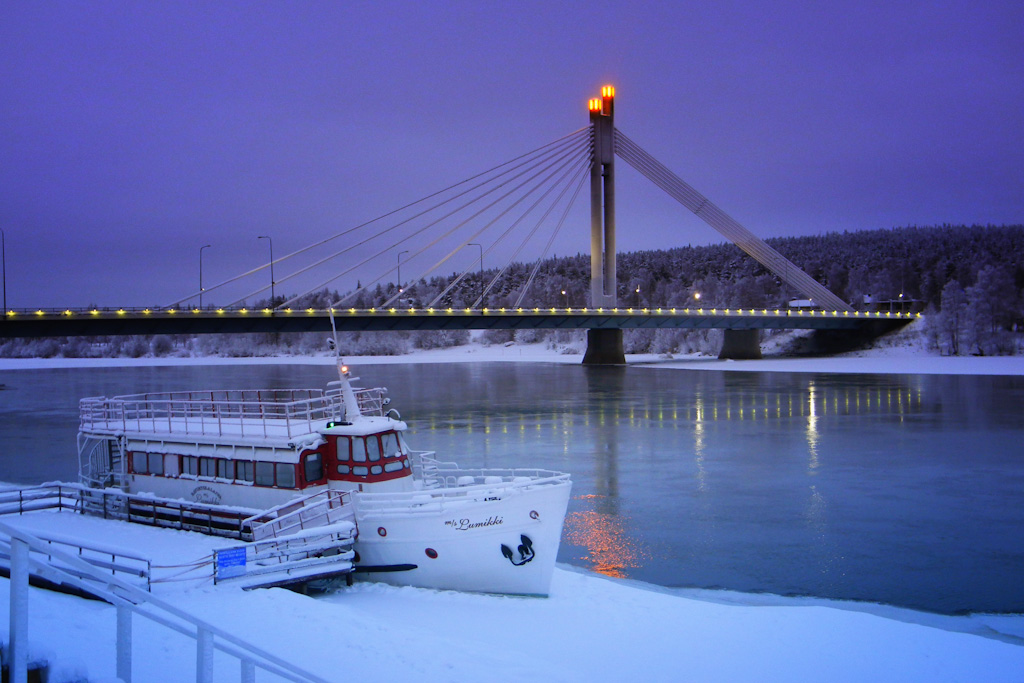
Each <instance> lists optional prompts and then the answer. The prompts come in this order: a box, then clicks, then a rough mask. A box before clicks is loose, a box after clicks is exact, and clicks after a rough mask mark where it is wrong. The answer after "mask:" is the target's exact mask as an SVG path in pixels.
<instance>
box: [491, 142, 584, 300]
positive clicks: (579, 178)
mask: <svg viewBox="0 0 1024 683" xmlns="http://www.w3.org/2000/svg"><path fill="white" fill-rule="evenodd" d="M589 165H590V164H589V159H587V160H584V163H583V164H582V165H581V166H580V168H579V169H578V170H577V171H576V179H575V180H574V181H570V182H569V183H568V184H566V185H565V186H564V187H563V188H562V190H561V192H559V193H558V197H556V198H555V200H554V201H553V202H552V203H551V205H550V206H549V207H548V208H547V210H546V211H545V212H544V215H542V216H541V217H540V218H539V219H538V220H537V222H536V224H535V225H534V226H533V229H532V230H530V232H529V234H527V235H526V237H525V238H524V239H523V240H522V241H521V242H520V243H519V246H518V247H516V249H515V251H513V252H512V254H511V255H509V257H508V259H506V260H505V263H504V265H503V266H502V267H501V268H500V269H499V270H498V273H497V275H495V276H494V277H493V278H492V279H491V281H490V282H488V283H487V287H485V288H484V291H483V292H482V293H481V294H480V298H479V299H477V300H476V301H475V302H474V303H473V306H472V308H479V307H480V306H481V305H482V304H483V301H484V299H485V298H486V297H487V294H488V293H490V291H491V289H493V288H494V286H495V285H496V284H497V283H498V280H500V279H501V278H502V277H503V276H504V275H505V273H506V272H507V271H508V269H509V267H510V266H511V265H512V263H513V261H515V259H516V258H517V257H518V256H519V254H520V252H521V251H522V250H523V248H524V247H525V246H526V244H527V243H528V242H529V241H530V240H531V239H533V236H534V235H536V234H537V231H538V230H539V229H540V227H541V226H542V225H543V224H544V222H545V221H546V220H547V218H548V216H549V215H551V212H552V211H554V209H555V207H556V206H558V205H559V204H560V203H561V202H562V199H563V198H564V197H565V194H566V192H568V191H569V188H571V187H573V186H575V188H576V189H575V191H574V192H573V194H572V195H571V196H570V197H569V201H568V202H567V203H566V204H565V208H564V209H563V210H562V216H561V218H559V220H558V223H557V224H555V229H554V230H553V231H552V238H551V239H549V240H548V244H547V246H546V247H545V248H544V251H543V252H541V254H540V257H539V258H538V259H537V266H539V265H540V263H541V261H542V260H543V259H544V257H545V256H547V252H548V250H549V249H550V248H551V243H552V242H553V241H554V235H557V234H558V233H559V231H560V230H561V229H562V225H563V224H564V223H565V219H566V217H567V216H568V215H569V211H570V210H571V209H572V206H573V204H575V203H576V197H577V196H579V193H580V190H581V189H582V188H583V181H584V180H586V178H587V175H586V172H587V171H588V170H589V168H588V167H589ZM532 272H533V273H534V274H535V273H536V267H535V268H534V270H533V271H532ZM532 283H533V278H532V277H530V278H529V280H527V282H525V283H524V284H523V287H522V290H521V291H520V292H519V298H518V299H516V307H518V306H519V303H520V302H521V301H522V300H523V297H524V296H525V295H526V291H527V290H528V289H529V287H530V284H532Z"/></svg>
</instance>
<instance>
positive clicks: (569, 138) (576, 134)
mask: <svg viewBox="0 0 1024 683" xmlns="http://www.w3.org/2000/svg"><path fill="white" fill-rule="evenodd" d="M589 134H590V132H589V126H586V127H583V128H580V129H578V130H575V131H573V132H572V133H569V134H567V135H563V136H562V137H560V138H558V139H556V140H552V141H551V142H549V143H547V144H544V145H541V146H540V147H537V148H536V149H533V150H530V151H529V152H526V153H524V154H520V155H519V156H517V157H514V158H512V159H509V160H508V161H505V162H503V163H501V164H498V165H497V166H493V167H491V168H489V169H487V170H486V171H482V172H480V173H477V174H475V175H473V176H470V177H469V178H466V179H464V180H461V181H459V182H457V183H454V184H452V185H449V186H448V187H445V188H443V189H441V190H437V191H436V192H432V193H430V194H428V195H425V196H423V197H421V198H419V199H417V200H415V201H413V202H410V203H408V204H406V205H404V206H401V207H399V208H397V209H393V210H392V211H388V212H387V213H384V214H381V215H380V216H377V217H376V218H373V219H371V220H368V221H366V222H364V223H360V224H359V225H356V226H354V227H352V228H347V229H345V230H342V231H340V232H337V233H335V234H333V235H331V236H330V237H327V238H324V239H322V240H319V241H317V242H314V243H312V244H309V245H307V246H305V247H302V248H301V249H297V250H295V251H293V252H291V253H290V254H286V255H284V256H281V257H278V258H277V259H274V260H273V262H272V263H266V264H263V265H261V266H258V267H256V268H253V269H251V270H248V271H246V272H244V273H241V274H239V275H235V276H233V277H231V278H228V279H227V280H224V281H222V282H219V283H217V284H216V285H213V286H212V287H207V288H205V289H204V290H203V293H204V294H205V293H207V292H211V291H214V290H217V289H220V288H221V287H224V286H226V285H229V284H231V283H234V282H237V281H239V280H241V279H243V278H246V277H249V276H250V275H255V274H256V273H260V272H262V271H264V270H266V269H268V268H270V267H271V265H277V264H280V263H283V262H285V261H288V260H289V259H292V258H294V257H296V256H299V255H301V254H304V253H307V252H309V251H312V250H313V249H316V248H318V247H322V246H324V245H325V244H328V243H330V242H332V241H334V240H337V239H340V238H342V237H345V236H347V235H350V234H352V233H354V232H356V231H358V230H361V229H363V228H366V227H368V226H370V225H373V224H374V223H377V222H379V221H382V220H384V219H385V218H389V217H391V216H394V215H396V214H399V213H401V212H402V211H406V210H408V209H411V208H413V207H415V206H417V205H419V204H422V203H423V202H426V201H428V200H430V199H433V198H435V197H439V196H442V195H444V194H445V193H447V192H451V191H452V190H454V189H456V188H459V187H462V186H463V185H466V184H467V183H472V182H473V181H476V180H478V179H480V178H485V177H487V176H489V175H491V174H493V173H495V172H497V171H498V170H499V169H502V168H505V167H507V166H510V167H512V168H518V167H519V166H521V165H523V164H525V163H529V159H530V158H532V157H534V156H536V155H538V154H542V153H543V152H545V151H546V150H549V149H550V148H553V147H558V146H562V145H565V144H567V143H568V142H571V141H572V140H573V139H574V138H577V137H579V136H580V135H589ZM524 159H525V160H526V161H523V160H524ZM517 162H520V163H519V164H518V165H516V166H513V165H514V164H516V163H517ZM506 172H508V170H506V171H503V172H502V173H506ZM487 182H490V180H485V181H483V182H481V183H479V184H477V185H475V186H474V187H472V188H469V189H467V190H465V191H463V192H462V194H466V193H468V192H472V191H473V190H474V189H476V188H478V187H480V186H481V185H484V184H486V183H487ZM447 201H450V199H448V200H445V202H447ZM445 202H441V204H444V203H445ZM441 204H438V205H436V206H435V207H432V208H431V209H427V210H426V211H424V212H423V213H427V212H429V211H431V210H433V209H434V208H436V207H437V206H440V205H441ZM420 215H422V214H420ZM266 289H269V286H268V287H264V288H262V289H260V290H258V291H257V293H261V292H263V291H265V290H266ZM198 295H199V292H193V293H192V294H190V295H188V296H186V297H183V298H181V299H178V300H177V301H174V302H173V303H171V304H170V305H168V306H165V307H162V308H176V307H178V306H181V305H182V304H183V303H184V302H186V301H188V300H189V299H193V298H195V297H197V296H198Z"/></svg>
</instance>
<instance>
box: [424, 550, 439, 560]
mask: <svg viewBox="0 0 1024 683" xmlns="http://www.w3.org/2000/svg"><path fill="white" fill-rule="evenodd" d="M424 552H426V553H427V557H429V558H430V559H432V560H436V559H437V551H436V550H434V549H433V548H427V549H426V550H425V551H424Z"/></svg>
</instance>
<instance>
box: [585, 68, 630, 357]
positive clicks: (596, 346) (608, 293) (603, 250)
mask: <svg viewBox="0 0 1024 683" xmlns="http://www.w3.org/2000/svg"><path fill="white" fill-rule="evenodd" d="M587 108H588V109H589V110H590V123H591V126H592V127H593V133H592V134H593V142H594V146H593V151H592V153H591V166H590V305H591V307H592V308H605V309H608V308H615V307H616V306H617V305H618V298H617V296H616V292H615V288H616V278H615V116H614V115H615V88H614V87H612V86H610V85H606V86H604V87H603V88H601V97H595V98H592V99H591V100H590V101H589V102H588V104H587ZM625 362H626V356H625V354H624V353H623V349H622V330H619V329H614V330H603V329H591V330H587V353H586V354H585V355H584V356H583V364H584V365H610V364H612V365H613V364H619V363H625Z"/></svg>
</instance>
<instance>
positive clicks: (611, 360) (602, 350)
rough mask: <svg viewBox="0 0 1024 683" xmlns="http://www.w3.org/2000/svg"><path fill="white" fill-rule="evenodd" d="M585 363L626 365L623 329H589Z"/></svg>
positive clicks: (584, 355)
mask: <svg viewBox="0 0 1024 683" xmlns="http://www.w3.org/2000/svg"><path fill="white" fill-rule="evenodd" d="M583 364H584V365H625V364H626V354H625V352H624V351H623V349H622V330H616V329H593V328H592V329H589V330H587V352H586V353H585V354H583Z"/></svg>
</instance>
